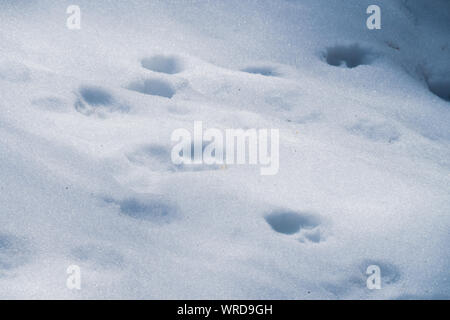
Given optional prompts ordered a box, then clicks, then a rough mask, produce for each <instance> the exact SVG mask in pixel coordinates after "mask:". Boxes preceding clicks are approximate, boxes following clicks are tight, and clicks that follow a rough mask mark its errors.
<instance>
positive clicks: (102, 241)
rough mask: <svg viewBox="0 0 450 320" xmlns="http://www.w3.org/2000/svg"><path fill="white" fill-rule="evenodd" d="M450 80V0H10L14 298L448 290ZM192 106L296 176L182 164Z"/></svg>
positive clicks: (2, 39)
mask: <svg viewBox="0 0 450 320" xmlns="http://www.w3.org/2000/svg"><path fill="white" fill-rule="evenodd" d="M71 4H77V5H79V6H80V8H81V30H69V29H67V27H66V19H67V17H68V15H67V14H66V8H67V7H68V6H69V5H71ZM371 4H377V5H379V6H380V7H381V10H382V29H381V30H368V29H367V27H366V19H367V17H368V15H367V14H366V9H367V7H368V6H369V5H371ZM349 66H350V67H352V68H349ZM446 99H447V100H450V1H448V0H430V1H426V0H410V1H407V0H376V1H375V0H368V1H366V0H351V1H350V0H347V1H337V0H272V1H269V0H267V1H266V0H261V1H256V0H245V1H242V0H239V1H238V0H227V1H219V0H214V1H200V0H198V1H197V0H189V1H188V0H184V1H181V0H180V1H178V0H177V1H176V0H170V1H143V0H142V1H140V0H131V1H118V0H116V1H106V0H105V1H103V0H102V1H92V0H90V1H87V0H77V1H25V0H17V1H5V0H1V1H0V298H3V299H16V298H33V299H36V298H37V299H48V298H58V299H88V298H119V299H129V298H139V299H141V298H145V299H161V298H170V299H180V298H182V299H352V298H356V299H380V298H388V299H396V298H421V299H422V298H423V299H427V298H448V297H449V296H450V278H449V273H450V272H449V270H450V269H449V268H450V250H449V240H450V212H449V211H450V148H449V146H450V129H449V128H450V102H449V101H447V100H446ZM194 121H203V124H204V126H205V127H210V128H222V129H225V128H243V129H245V128H279V129H280V170H279V173H278V174H277V175H275V176H261V175H260V174H259V168H258V167H255V166H229V167H226V168H216V167H208V166H201V167H196V168H189V167H187V166H174V165H173V164H172V162H171V161H170V150H171V141H170V135H171V133H172V131H173V130H175V129H177V128H186V129H188V130H192V129H193V124H194ZM286 222H289V223H290V225H289V226H287V225H286ZM73 264H75V265H79V266H80V268H81V272H82V288H81V290H69V289H68V288H67V287H66V279H67V276H68V275H67V274H66V269H67V267H68V266H69V265H73ZM371 264H376V265H378V266H380V268H381V274H382V288H381V289H380V290H368V289H367V287H366V279H367V275H366V273H365V272H366V268H367V266H369V265H371Z"/></svg>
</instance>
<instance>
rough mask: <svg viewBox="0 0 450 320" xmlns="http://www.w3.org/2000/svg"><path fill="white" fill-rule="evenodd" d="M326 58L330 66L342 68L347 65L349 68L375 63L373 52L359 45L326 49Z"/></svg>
mask: <svg viewBox="0 0 450 320" xmlns="http://www.w3.org/2000/svg"><path fill="white" fill-rule="evenodd" d="M324 57H325V61H326V62H327V63H328V64H329V65H332V66H335V67H340V66H343V65H344V64H345V66H346V67H347V68H355V67H357V66H359V65H362V64H370V63H371V62H372V61H373V54H372V52H371V51H370V50H369V49H365V48H362V47H360V46H359V45H358V44H352V45H349V46H334V47H329V48H327V49H326V52H325V54H324Z"/></svg>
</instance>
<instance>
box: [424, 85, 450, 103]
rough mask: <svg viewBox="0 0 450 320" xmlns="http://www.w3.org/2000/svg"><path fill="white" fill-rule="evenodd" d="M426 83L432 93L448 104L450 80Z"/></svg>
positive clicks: (449, 99)
mask: <svg viewBox="0 0 450 320" xmlns="http://www.w3.org/2000/svg"><path fill="white" fill-rule="evenodd" d="M427 83H428V88H429V89H430V91H431V92H432V93H434V94H435V95H437V96H438V97H440V98H441V99H444V100H446V101H449V102H450V80H429V81H427Z"/></svg>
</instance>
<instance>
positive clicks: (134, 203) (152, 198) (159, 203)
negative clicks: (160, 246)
mask: <svg viewBox="0 0 450 320" xmlns="http://www.w3.org/2000/svg"><path fill="white" fill-rule="evenodd" d="M105 201H106V202H109V203H114V204H116V205H118V206H119V208H120V212H121V213H122V214H123V215H126V216H129V217H131V218H134V219H138V220H145V221H150V222H154V223H169V222H171V221H172V220H174V219H175V218H176V217H177V215H178V209H177V207H176V206H175V205H174V204H172V203H171V202H170V201H168V200H167V199H165V198H164V197H163V196H160V195H154V194H139V195H136V196H133V197H128V198H125V199H123V200H114V199H105Z"/></svg>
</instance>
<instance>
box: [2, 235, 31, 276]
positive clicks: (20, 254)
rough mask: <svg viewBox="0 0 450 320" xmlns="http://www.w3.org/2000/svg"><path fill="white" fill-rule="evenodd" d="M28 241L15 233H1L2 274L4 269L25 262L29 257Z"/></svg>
mask: <svg viewBox="0 0 450 320" xmlns="http://www.w3.org/2000/svg"><path fill="white" fill-rule="evenodd" d="M29 255H30V252H29V248H28V245H27V243H26V242H25V241H24V240H22V239H20V238H18V237H16V236H13V235H9V234H4V233H0V276H1V274H2V272H3V271H7V270H10V269H14V268H16V267H19V266H21V265H23V264H25V263H26V262H27V261H28V259H29Z"/></svg>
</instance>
